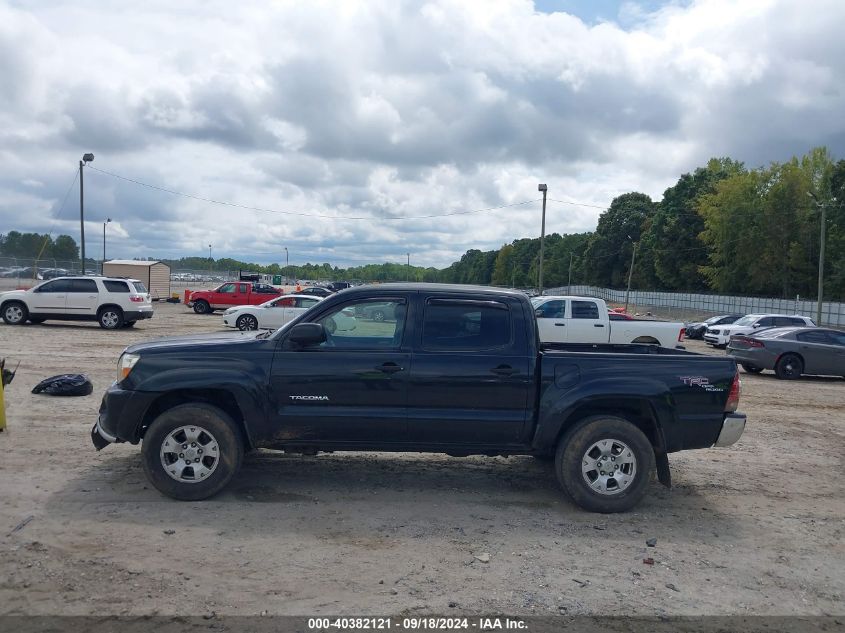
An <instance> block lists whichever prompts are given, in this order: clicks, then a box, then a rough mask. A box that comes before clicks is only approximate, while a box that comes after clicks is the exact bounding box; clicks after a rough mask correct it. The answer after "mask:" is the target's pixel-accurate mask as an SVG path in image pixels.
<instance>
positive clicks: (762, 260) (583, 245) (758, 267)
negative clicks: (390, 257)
mask: <svg viewBox="0 0 845 633" xmlns="http://www.w3.org/2000/svg"><path fill="white" fill-rule="evenodd" d="M822 206H823V207H824V210H825V212H826V216H827V221H826V229H827V239H826V253H827V254H826V258H825V259H826V264H825V295H826V297H828V298H830V299H831V300H842V299H845V160H840V161H838V162H836V161H834V160H833V158H832V157H831V155H830V153H829V152H828V151H827V149H825V148H815V149H813V150H811V151H810V152H808V153H807V154H806V155H804V156H801V157H794V158H792V159H791V160H789V161H787V162H785V163H771V164H769V165H768V166H763V167H757V168H747V167H746V166H745V165H744V164H743V163H741V162H738V161H735V160H732V159H730V158H714V159H711V160H710V161H708V163H707V164H706V165H705V166H702V167H699V168H697V169H695V170H694V171H693V172H691V173H687V174H683V175H682V176H681V177H680V178H679V179H678V181H677V182H676V183H675V184H674V185H672V186H671V187H669V188H668V189H666V191H664V192H663V197H662V199H661V200H660V201H659V202H656V201H654V200H652V199H651V198H650V197H649V196H648V195H646V194H644V193H638V192H630V193H625V194H622V195H620V196H617V197H616V198H614V200H613V201H612V202H611V204H610V206H609V207H608V209H607V210H606V211H604V212H603V213H602V214H601V215H600V216H599V219H598V224H597V226H596V229H595V230H594V231H591V232H586V233H574V234H565V235H559V234H557V233H552V234H550V235H547V236H546V238H545V246H544V264H543V278H544V284H543V285H544V287H546V288H552V287H556V286H566V285H568V284H569V283H570V281H571V283H572V284H578V285H581V284H587V285H594V286H601V287H610V288H624V287H625V285H626V284H627V280H628V275H629V272H631V270H632V268H631V263H632V256H633V264H634V265H633V272H632V274H631V283H632V287H633V288H636V289H643V290H662V291H670V292H720V293H728V294H744V295H766V296H780V297H794V296H795V295H801V296H804V297H814V296H815V294H816V283H817V272H818V258H819V247H820V244H821V242H820V231H819V229H820V226H821V224H820V221H821V211H822ZM39 250H43V254H42V258H54V259H57V260H71V259H76V258H78V257H79V254H78V253H79V251H78V248H77V246H76V242H75V241H74V240H73V238H71V237H69V236H67V235H61V236H59V237H58V238H56V240H55V241H53V240H52V239H51V238H50V236H49V235H38V234H35V233H19V232H17V231H10V232H9V233H8V234H6V235H0V256H11V257H34V254H35V253H38V252H39ZM634 251H636V252H634ZM539 253H540V240H539V238H533V239H532V238H523V239H517V240H514V241H513V242H511V243H510V244H504V245H502V246H501V247H500V248H498V249H496V250H490V251H481V250H478V249H470V250H468V251H467V252H466V253H464V255H463V256H462V257H461V258H460V260H458V261H456V262H454V263H452V264H451V265H449V266H447V267H446V268H442V269H437V268H433V267H428V268H424V267H419V266H407V265H405V264H402V263H383V264H367V265H364V266H355V267H351V268H340V267H337V266H332V265H331V264H328V263H323V264H304V265H291V266H289V267H285V266H284V265H282V264H276V263H274V264H270V265H259V264H254V263H250V262H244V261H240V260H236V259H231V258H221V259H216V260H210V259H209V258H205V257H183V258H181V259H178V260H174V259H165V260H162V261H164V262H165V263H167V264H169V265H170V266H171V268H172V269H174V270H179V269H181V270H197V271H202V270H215V271H233V270H250V271H255V272H261V273H268V274H276V275H283V276H285V275H286V276H289V277H292V278H297V279H319V280H361V281H405V280H409V281H428V282H443V283H469V284H484V285H496V286H513V287H520V288H533V287H536V286H537V282H538V272H539Z"/></svg>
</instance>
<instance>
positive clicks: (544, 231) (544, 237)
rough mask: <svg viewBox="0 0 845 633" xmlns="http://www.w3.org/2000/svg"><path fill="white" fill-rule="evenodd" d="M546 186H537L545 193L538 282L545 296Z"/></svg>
mask: <svg viewBox="0 0 845 633" xmlns="http://www.w3.org/2000/svg"><path fill="white" fill-rule="evenodd" d="M548 189H549V188H548V187H547V186H546V185H537V191H542V192H543V223H542V225H541V226H540V274H539V279H538V280H537V286H538V290H537V291H538V292H539V293H540V294H541V295H542V294H543V251H544V246H545V241H546V193H547V192H548Z"/></svg>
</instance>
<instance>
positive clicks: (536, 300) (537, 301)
mask: <svg viewBox="0 0 845 633" xmlns="http://www.w3.org/2000/svg"><path fill="white" fill-rule="evenodd" d="M545 300H546V298H545V297H534V298H532V299H531V305H532V306H534V307H535V308H536V307H537V306H538V305H540V304H541V303H543V302H544V301H545Z"/></svg>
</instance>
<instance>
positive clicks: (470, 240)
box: [0, 0, 845, 267]
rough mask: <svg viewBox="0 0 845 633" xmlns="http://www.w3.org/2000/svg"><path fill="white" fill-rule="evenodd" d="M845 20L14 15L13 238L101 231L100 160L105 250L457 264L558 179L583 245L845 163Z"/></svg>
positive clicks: (152, 2)
mask: <svg viewBox="0 0 845 633" xmlns="http://www.w3.org/2000/svg"><path fill="white" fill-rule="evenodd" d="M842 24H845V3H843V2H842V1H841V0H812V1H809V0H743V1H742V2H736V1H734V0H698V1H696V0H689V1H683V2H682V1H676V2H658V1H655V0H648V1H644V2H612V1H610V0H536V1H535V2H532V1H531V0H429V1H415V2H414V1H405V0H333V1H328V0H309V2H301V1H299V0H284V1H282V0H277V1H270V0H261V1H256V2H251V1H249V0H242V1H240V2H230V1H225V2H224V1H222V0H201V1H200V0H180V2H172V1H171V0H167V1H158V0H149V1H146V2H143V3H131V4H127V3H125V2H117V1H114V0H96V1H94V0H76V1H75V2H73V3H68V2H64V1H61V2H58V1H52V0H37V1H32V2H24V1H20V0H0V164H2V166H3V169H2V170H0V233H5V232H8V231H9V230H15V229H16V230H20V231H37V232H40V233H46V232H49V233H51V234H52V235H54V236H56V235H59V234H69V235H71V236H73V237H74V238H76V239H77V240H78V239H79V190H78V181H75V178H76V175H77V173H76V172H77V171H78V162H79V160H80V158H81V156H82V154H83V153H86V152H92V153H93V154H94V155H95V159H94V161H93V163H91V164H90V166H88V167H86V168H85V170H84V182H85V219H86V224H85V230H86V250H87V252H86V254H87V255H88V256H89V257H95V258H99V257H101V256H102V233H103V224H102V223H103V222H104V221H105V220H106V218H111V220H112V222H111V223H110V224H109V225H108V227H107V234H108V255H109V257H121V258H130V257H145V256H147V257H153V258H178V257H181V256H202V257H207V256H208V252H209V249H208V245H209V244H211V245H212V249H211V252H212V256H213V257H214V258H221V257H233V258H237V259H243V260H247V261H253V262H257V263H270V262H274V261H275V262H284V249H285V248H287V249H288V253H289V257H290V263H291V264H301V263H305V262H312V263H322V262H329V263H331V264H332V265H337V266H349V265H358V264H365V263H381V262H384V261H393V262H404V261H406V257H407V255H406V254H408V253H409V254H410V258H411V263H412V264H415V265H420V266H436V267H443V266H446V265H448V264H449V263H451V262H452V261H455V260H456V259H458V258H459V257H460V256H461V254H463V253H464V252H465V251H466V250H468V249H471V248H477V249H482V250H489V249H495V248H498V247H500V246H501V245H502V244H505V243H509V242H511V241H513V240H514V239H518V238H523V237H537V236H539V233H540V216H541V204H540V196H541V194H539V193H538V191H537V185H538V184H539V183H546V184H547V185H548V197H549V201H548V206H547V217H546V231H547V233H551V232H558V233H572V232H581V231H588V230H592V229H594V228H595V225H596V221H597V218H598V215H599V213H601V210H602V209H604V208H606V207H607V206H608V205H609V203H610V201H611V200H612V199H613V198H614V197H615V196H617V195H620V194H622V193H626V192H629V191H641V192H643V193H646V194H648V195H650V196H652V198H654V199H655V200H659V199H660V198H661V197H662V193H663V191H664V190H665V189H666V188H667V187H669V186H671V185H672V184H674V183H675V182H676V181H677V179H678V177H679V176H680V175H681V174H682V173H684V172H689V171H692V170H694V169H695V168H696V167H699V166H703V165H705V164H706V162H707V160H708V159H709V158H712V157H720V156H728V157H731V158H733V159H736V160H741V161H744V162H745V163H746V165H748V166H750V167H755V166H761V165H765V164H768V163H769V162H771V161H783V160H788V159H789V158H790V157H792V156H793V155H801V154H803V153H805V152H807V151H808V150H809V149H810V148H812V147H814V146H819V145H826V146H827V147H828V148H829V149H830V151H831V152H832V153H833V155H834V157H835V158H837V159H838V158H845V116H843V113H845V38H843V37H842ZM133 181H134V182H133ZM139 183H143V184H139ZM171 192H180V193H182V194H186V195H175V194H174V193H171ZM211 201H217V202H219V203H225V204H218V203H214V202H211ZM433 216H434V217H433Z"/></svg>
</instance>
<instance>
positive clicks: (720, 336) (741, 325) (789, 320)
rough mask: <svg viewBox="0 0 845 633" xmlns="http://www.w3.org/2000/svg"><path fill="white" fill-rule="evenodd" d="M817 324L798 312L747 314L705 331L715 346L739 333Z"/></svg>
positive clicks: (728, 340)
mask: <svg viewBox="0 0 845 633" xmlns="http://www.w3.org/2000/svg"><path fill="white" fill-rule="evenodd" d="M815 325H816V324H815V323H813V320H812V319H811V318H809V317H804V316H798V315H797V314H795V315H792V316H789V315H787V314H746V315H745V316H744V317H742V318H741V319H739V320H737V321H735V322H733V323H728V324H725V325H720V326H717V327H712V328H708V329H707V332H705V333H704V340H705V342H706V343H708V344H710V345H713V346H714V347H725V346H727V344H728V343H729V342H730V340H731V337H732V336H735V335H737V334H753V333H754V332H757V331H758V330H762V329H765V328H769V327H789V326H797V327H815Z"/></svg>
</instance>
